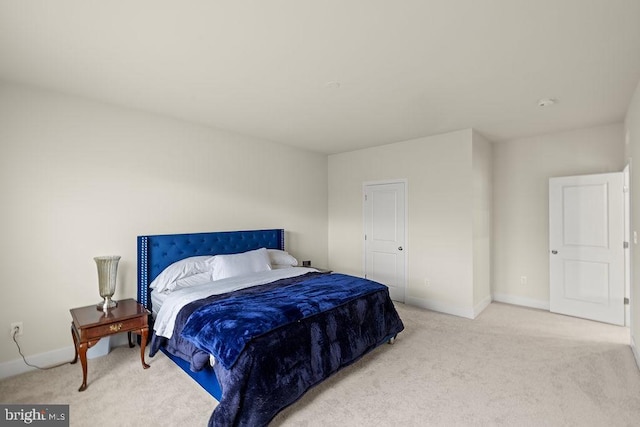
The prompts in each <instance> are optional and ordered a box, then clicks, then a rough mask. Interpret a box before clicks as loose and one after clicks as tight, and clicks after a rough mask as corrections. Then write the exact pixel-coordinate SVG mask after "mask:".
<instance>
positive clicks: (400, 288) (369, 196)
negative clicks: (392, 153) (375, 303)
mask: <svg viewBox="0 0 640 427" xmlns="http://www.w3.org/2000/svg"><path fill="white" fill-rule="evenodd" d="M405 214H406V208H405V183H404V182H390V183H383V184H366V185H365V186H364V224H365V236H364V238H365V242H364V247H365V266H364V270H365V277H366V278H368V279H371V280H373V281H376V282H379V283H382V284H384V285H387V286H388V287H389V295H390V296H391V299H393V300H395V301H400V302H404V299H405V287H406V284H405V262H406V248H405V232H406V231H405V226H406V224H405V223H406V220H405Z"/></svg>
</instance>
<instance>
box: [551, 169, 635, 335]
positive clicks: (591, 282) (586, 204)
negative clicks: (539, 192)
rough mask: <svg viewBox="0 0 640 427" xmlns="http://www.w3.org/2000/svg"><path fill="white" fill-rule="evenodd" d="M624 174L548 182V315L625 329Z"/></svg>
mask: <svg viewBox="0 0 640 427" xmlns="http://www.w3.org/2000/svg"><path fill="white" fill-rule="evenodd" d="M623 182H624V179H623V174H622V173H621V172H618V173H608V174H598V175H582V176H572V177H562V178H551V179H550V180H549V244H550V248H549V268H550V301H549V303H550V309H551V311H552V312H555V313H561V314H567V315H570V316H577V317H582V318H586V319H592V320H598V321H601V322H607V323H613V324H616V325H624V210H623V207H624V198H623Z"/></svg>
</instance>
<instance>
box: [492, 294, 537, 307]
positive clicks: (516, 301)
mask: <svg viewBox="0 0 640 427" xmlns="http://www.w3.org/2000/svg"><path fill="white" fill-rule="evenodd" d="M493 300H494V301H496V302H504V303H507V304H513V305H521V306H524V307H530V308H539V309H541V310H549V301H540V300H536V299H531V298H524V297H518V296H514V295H509V294H493Z"/></svg>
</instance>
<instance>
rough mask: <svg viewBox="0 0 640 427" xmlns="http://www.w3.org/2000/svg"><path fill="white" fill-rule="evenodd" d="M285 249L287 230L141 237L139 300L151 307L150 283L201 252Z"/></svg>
mask: <svg viewBox="0 0 640 427" xmlns="http://www.w3.org/2000/svg"><path fill="white" fill-rule="evenodd" d="M260 248H267V249H282V250H284V230H283V229H272V230H250V231H218V232H212V233H191V234H163V235H156V236H138V302H139V303H140V304H142V305H144V306H145V307H146V308H147V309H148V310H151V298H150V297H149V291H150V290H149V285H150V284H151V282H152V281H153V279H155V278H156V276H157V275H158V274H160V273H161V272H162V270H164V269H165V268H167V267H168V266H169V265H171V264H173V263H174V262H176V261H179V260H181V259H184V258H188V257H192V256H199V255H221V254H235V253H240V252H246V251H250V250H253V249H260Z"/></svg>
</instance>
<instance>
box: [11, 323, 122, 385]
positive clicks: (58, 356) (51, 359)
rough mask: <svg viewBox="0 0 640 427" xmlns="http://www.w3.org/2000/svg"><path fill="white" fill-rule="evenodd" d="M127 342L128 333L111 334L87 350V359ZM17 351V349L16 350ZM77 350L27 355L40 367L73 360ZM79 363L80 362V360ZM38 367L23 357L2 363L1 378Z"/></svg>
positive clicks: (69, 348) (66, 348) (58, 350)
mask: <svg viewBox="0 0 640 427" xmlns="http://www.w3.org/2000/svg"><path fill="white" fill-rule="evenodd" d="M124 344H127V334H119V335H111V336H110V337H105V338H103V339H101V340H100V341H98V343H97V344H96V345H95V346H93V347H91V348H90V349H89V350H88V351H87V359H94V358H96V357H100V356H105V355H106V354H108V353H109V352H110V351H111V349H112V348H114V347H118V346H120V345H124ZM16 353H17V350H16ZM74 354H75V350H74V348H73V346H72V345H71V346H68V347H63V348H59V349H57V350H51V351H47V352H45V353H40V354H33V355H28V356H26V359H27V362H29V363H31V364H32V365H36V366H40V367H43V368H45V367H48V366H54V365H59V364H61V363H65V362H70V361H71V360H73V355H74ZM78 363H79V362H78ZM35 370H36V368H33V367H31V366H28V365H26V364H25V363H24V361H23V360H22V358H20V359H15V360H10V361H8V362H4V363H0V380H2V379H5V378H9V377H13V376H15V375H20V374H24V373H25V372H29V371H35Z"/></svg>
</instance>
